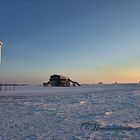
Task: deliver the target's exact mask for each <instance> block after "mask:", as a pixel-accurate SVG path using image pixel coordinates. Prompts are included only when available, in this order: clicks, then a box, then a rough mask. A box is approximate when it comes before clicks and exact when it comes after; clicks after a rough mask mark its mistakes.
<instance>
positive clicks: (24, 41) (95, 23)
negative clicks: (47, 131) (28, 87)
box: [0, 0, 140, 83]
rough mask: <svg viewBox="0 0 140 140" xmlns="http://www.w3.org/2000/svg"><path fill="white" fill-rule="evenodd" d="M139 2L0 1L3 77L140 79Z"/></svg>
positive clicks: (84, 80) (85, 80)
mask: <svg viewBox="0 0 140 140" xmlns="http://www.w3.org/2000/svg"><path fill="white" fill-rule="evenodd" d="M139 7H140V1H139V0H59V1H58V0H42V1H37V0H12V1H10V0H0V19H1V20H0V40H2V41H3V43H4V47H3V62H2V64H0V81H1V82H2V81H3V82H6V81H7V82H20V83H42V82H44V81H45V80H48V78H49V76H50V75H51V74H54V73H56V74H62V75H66V76H69V77H71V78H72V79H74V80H77V81H79V82H81V83H96V82H98V81H103V82H105V83H111V82H115V81H118V82H138V81H139V80H140V65H139V60H140V55H139V53H140V39H139V37H140V28H139V27H140V8H139Z"/></svg>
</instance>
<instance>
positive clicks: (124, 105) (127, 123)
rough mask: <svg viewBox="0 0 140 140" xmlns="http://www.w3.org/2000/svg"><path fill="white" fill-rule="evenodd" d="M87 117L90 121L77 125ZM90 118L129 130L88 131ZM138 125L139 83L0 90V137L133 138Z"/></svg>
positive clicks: (50, 139)
mask: <svg viewBox="0 0 140 140" xmlns="http://www.w3.org/2000/svg"><path fill="white" fill-rule="evenodd" d="M87 122H88V123H90V124H92V125H90V126H87V125H86V126H87V127H86V126H84V125H82V124H84V123H87ZM95 123H99V124H101V125H102V127H110V126H111V127H114V128H117V127H123V128H125V127H131V128H132V129H133V130H131V131H126V130H125V131H124V130H113V131H107V130H100V131H94V130H93V129H91V128H93V127H94V124H95ZM81 125H82V126H83V127H81ZM136 128H138V129H137V130H136ZM139 128H140V86H139V85H93V86H87V87H86V86H85V87H68V88H51V87H49V88H47V87H46V88H44V87H41V86H34V87H18V88H16V91H7V92H4V91H1V92H0V140H139V139H140V129H139Z"/></svg>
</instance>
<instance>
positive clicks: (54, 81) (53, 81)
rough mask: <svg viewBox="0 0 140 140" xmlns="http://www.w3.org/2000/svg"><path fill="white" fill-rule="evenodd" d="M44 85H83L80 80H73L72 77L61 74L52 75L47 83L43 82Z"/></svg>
mask: <svg viewBox="0 0 140 140" xmlns="http://www.w3.org/2000/svg"><path fill="white" fill-rule="evenodd" d="M43 86H44V87H47V86H51V87H70V86H81V85H80V84H79V83H78V82H75V81H72V80H71V79H70V78H68V77H65V76H61V75H56V74H54V75H51V76H50V79H49V81H48V82H47V83H43Z"/></svg>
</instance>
